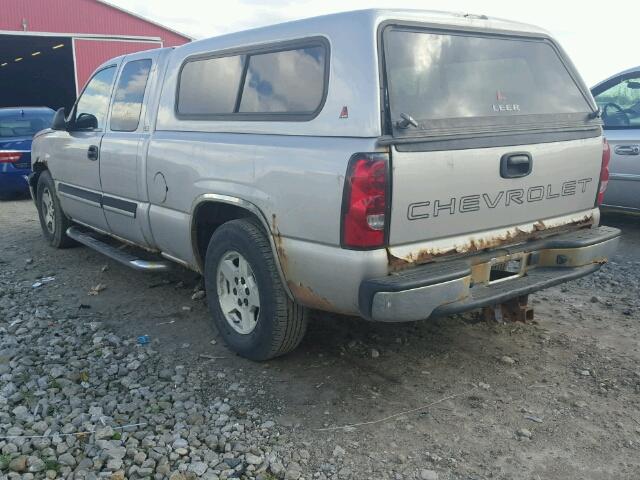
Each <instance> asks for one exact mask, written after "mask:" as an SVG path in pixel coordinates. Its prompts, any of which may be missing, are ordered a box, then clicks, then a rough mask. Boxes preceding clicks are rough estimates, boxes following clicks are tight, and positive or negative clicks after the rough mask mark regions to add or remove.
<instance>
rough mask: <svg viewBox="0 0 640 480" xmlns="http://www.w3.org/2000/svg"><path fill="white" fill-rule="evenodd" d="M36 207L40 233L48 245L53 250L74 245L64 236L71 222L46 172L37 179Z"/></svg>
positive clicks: (49, 175)
mask: <svg viewBox="0 0 640 480" xmlns="http://www.w3.org/2000/svg"><path fill="white" fill-rule="evenodd" d="M36 206H37V208H38V217H40V226H41V227H42V233H43V234H44V237H45V238H46V239H47V242H49V245H51V246H52V247H55V248H68V247H70V246H72V245H74V243H75V242H74V241H73V240H72V239H71V238H69V237H67V234H66V231H67V228H69V227H70V226H71V220H69V217H67V216H66V215H65V214H64V212H63V211H62V207H61V206H60V200H58V196H57V195H56V189H55V185H54V183H53V179H52V178H51V174H50V173H49V171H48V170H45V171H44V172H42V173H41V174H40V177H39V178H38V188H37V190H36Z"/></svg>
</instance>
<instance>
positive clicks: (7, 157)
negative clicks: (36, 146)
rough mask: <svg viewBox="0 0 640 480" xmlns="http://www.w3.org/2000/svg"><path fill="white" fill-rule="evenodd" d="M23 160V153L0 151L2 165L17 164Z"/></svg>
mask: <svg viewBox="0 0 640 480" xmlns="http://www.w3.org/2000/svg"><path fill="white" fill-rule="evenodd" d="M21 158H22V152H16V151H14V150H0V163H16V162H18V161H20V159H21Z"/></svg>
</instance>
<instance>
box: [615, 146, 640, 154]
mask: <svg viewBox="0 0 640 480" xmlns="http://www.w3.org/2000/svg"><path fill="white" fill-rule="evenodd" d="M613 151H614V152H615V153H617V154H618V155H640V145H618V146H617V147H616V148H615V149H614V150H613Z"/></svg>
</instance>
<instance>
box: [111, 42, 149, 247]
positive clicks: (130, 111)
mask: <svg viewBox="0 0 640 480" xmlns="http://www.w3.org/2000/svg"><path fill="white" fill-rule="evenodd" d="M157 58H158V52H157V51H156V52H142V53H137V54H133V55H129V56H127V57H125V59H124V60H123V63H122V68H121V69H120V74H119V76H118V79H117V81H116V86H115V90H114V94H113V100H112V102H111V113H110V115H109V121H108V125H107V131H106V134H105V136H104V138H103V140H102V148H101V161H100V180H101V182H102V192H103V198H102V205H103V209H104V215H105V217H106V220H107V224H108V227H109V231H110V232H111V233H113V234H115V235H117V236H119V237H122V238H124V239H126V240H130V241H132V242H134V243H137V244H139V245H144V246H148V245H150V244H151V239H150V237H151V235H150V234H149V230H148V228H147V218H148V215H147V209H148V205H149V203H148V197H147V188H146V184H145V178H146V177H145V175H144V171H145V165H144V163H145V158H146V155H145V151H146V148H147V143H148V139H149V135H150V130H151V128H150V122H149V118H148V115H147V111H146V105H147V103H148V102H147V97H148V96H149V95H150V91H151V90H152V88H153V85H152V83H153V81H154V79H155V75H154V74H155V71H156V60H157Z"/></svg>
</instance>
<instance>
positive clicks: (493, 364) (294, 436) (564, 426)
mask: <svg viewBox="0 0 640 480" xmlns="http://www.w3.org/2000/svg"><path fill="white" fill-rule="evenodd" d="M603 223H605V224H610V225H614V226H618V227H620V228H622V229H623V231H624V237H623V239H622V244H621V247H620V249H619V252H618V254H617V255H615V256H614V258H613V261H612V262H611V263H610V264H608V265H606V266H605V267H603V269H602V270H601V271H600V272H599V273H597V274H595V275H593V276H591V277H588V278H585V279H581V280H578V281H574V282H572V283H570V284H566V285H563V286H560V287H556V288H552V289H549V290H547V291H544V292H541V293H539V294H537V295H534V296H532V301H533V306H534V308H535V319H536V320H535V321H534V322H533V323H530V324H526V325H523V324H510V325H498V324H491V323H485V322H481V321H479V319H478V316H477V315H475V314H467V315H456V316H453V317H447V318H442V319H438V320H435V321H431V322H420V323H412V324H402V325H386V324H385V325H381V324H375V323H368V322H365V321H363V320H361V319H356V318H349V317H343V316H338V315H329V314H324V313H314V314H313V316H312V322H311V324H310V328H309V333H308V335H307V337H306V338H305V340H304V342H303V344H302V345H301V346H300V348H298V350H296V351H295V352H294V353H293V354H291V355H289V356H287V357H285V358H281V359H277V360H274V361H271V362H268V363H264V364H256V363H252V362H249V361H247V360H244V359H241V358H239V357H237V356H235V355H234V354H232V353H231V352H230V351H228V350H227V349H226V348H225V347H224V345H223V344H222V342H221V341H220V339H219V338H218V335H217V332H216V331H215V328H214V327H213V324H212V322H211V321H210V318H209V314H208V312H207V309H206V304H205V302H204V301H203V300H192V298H191V297H192V295H193V291H194V289H198V288H199V285H200V279H199V277H198V276H197V275H195V274H193V273H192V272H189V271H187V270H183V269H181V268H180V267H176V269H175V270H174V271H173V272H172V273H170V274H163V275H149V274H145V273H140V272H135V271H131V270H128V269H126V267H123V266H121V265H118V264H116V263H114V262H111V261H109V260H107V259H105V258H104V257H102V256H100V255H99V254H97V253H94V252H92V251H90V250H88V249H86V248H81V247H78V248H73V249H69V250H52V249H51V248H49V247H47V246H46V245H45V243H44V241H43V240H42V238H41V234H40V226H39V224H38V221H37V216H36V212H35V208H34V206H33V203H31V202H30V201H14V202H4V203H0V225H1V228H0V241H1V242H2V243H1V244H2V253H1V254H0V269H4V270H12V271H14V272H15V273H14V274H13V275H14V276H15V281H16V282H21V281H30V282H31V281H32V282H34V283H35V282H36V281H38V280H39V279H42V278H43V277H45V278H46V277H55V280H53V281H50V282H48V283H45V284H43V285H42V286H40V287H38V288H34V289H33V291H32V294H31V298H30V299H29V301H30V302H33V303H38V302H45V303H46V302H49V303H51V304H55V305H64V306H68V307H70V308H73V309H74V310H75V311H77V312H78V315H80V316H79V318H81V319H84V318H86V319H87V321H90V320H97V321H101V322H103V323H104V324H106V325H108V326H109V328H111V329H112V330H113V331H115V332H116V333H117V334H118V335H120V336H121V337H123V338H136V337H138V336H140V335H145V334H146V335H149V337H150V339H151V344H152V346H153V348H154V349H156V350H158V351H159V354H160V355H161V356H163V357H164V358H165V359H167V360H170V361H171V362H174V363H176V364H177V363H180V364H185V365H188V366H189V367H190V368H192V369H194V370H195V371H197V372H199V374H198V375H197V376H196V378H198V385H197V390H198V392H199V394H200V395H202V396H207V395H210V394H213V393H218V390H219V388H220V386H219V384H218V383H217V382H216V378H217V375H218V374H224V375H225V376H226V378H227V379H229V378H231V379H236V380H237V381H238V382H241V383H242V384H243V385H244V386H243V388H244V389H245V390H246V392H247V396H248V399H249V401H250V402H252V403H253V404H255V406H256V407H258V408H260V409H261V410H262V411H265V412H267V413H268V414H270V415H271V416H273V417H274V418H276V419H278V420H279V422H280V423H281V425H282V426H283V428H284V429H285V430H286V432H287V433H286V437H287V438H286V442H290V444H291V449H292V451H295V455H293V454H292V458H293V459H294V460H295V461H296V462H301V464H302V471H303V472H302V473H303V476H304V478H307V479H309V478H336V479H338V478H340V479H343V478H354V479H371V478H375V479H387V478H398V479H400V478H402V479H404V478H406V479H420V478H432V477H429V475H432V472H435V473H436V474H437V475H438V478H440V479H441V480H442V479H471V478H473V479H481V478H482V479H484V478H498V479H535V480H537V479H545V480H546V479H557V480H565V479H569V478H581V479H594V480H595V479H598V480H600V479H604V478H612V479H613V478H615V479H637V478H640V367H639V365H640V325H639V321H640V299H639V297H640V295H639V292H640V273H639V272H640V226H639V224H638V221H637V219H635V218H624V217H605V218H604V222H603ZM99 284H101V285H103V286H105V287H106V288H105V289H103V290H101V291H100V292H99V293H98V294H97V295H88V293H89V292H90V291H92V288H93V287H95V286H96V285H99ZM0 320H2V321H4V319H0ZM212 340H217V342H216V343H215V344H212V343H211V341H212ZM203 355H205V356H211V357H215V358H216V360H215V361H206V357H203ZM506 358H508V359H510V360H506ZM459 394H462V395H459ZM456 395H459V396H456ZM447 397H449V398H448V399H447V400H442V399H444V398H447ZM441 400H442V401H441ZM434 402H439V403H435V404H434ZM429 404H433V405H432V406H431V407H429V408H424V409H421V408H420V407H422V406H425V405H429ZM412 410H413V411H412ZM406 411H412V412H411V413H407V414H401V415H398V413H402V412H406ZM387 417H392V418H389V419H388V420H386V421H382V422H379V421H378V420H380V419H385V418H387ZM364 422H376V423H373V424H370V425H363V426H358V427H348V428H340V429H333V430H331V429H330V430H327V428H333V427H340V426H346V425H351V424H356V423H364ZM337 447H339V448H337ZM296 455H297V456H296ZM425 472H426V473H425ZM314 475H315V477H314Z"/></svg>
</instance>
